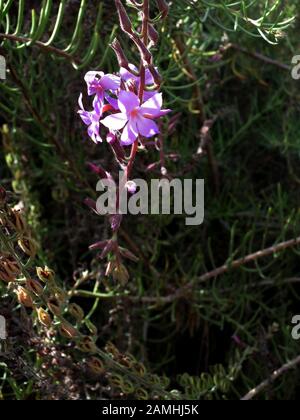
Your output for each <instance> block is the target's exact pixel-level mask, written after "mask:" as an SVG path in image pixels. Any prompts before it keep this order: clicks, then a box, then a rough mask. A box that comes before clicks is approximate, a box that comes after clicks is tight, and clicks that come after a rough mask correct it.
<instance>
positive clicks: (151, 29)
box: [148, 24, 159, 45]
mask: <svg viewBox="0 0 300 420" xmlns="http://www.w3.org/2000/svg"><path fill="white" fill-rule="evenodd" d="M148 30H149V38H150V40H151V42H152V44H153V45H156V44H157V43H158V41H159V35H158V32H157V30H156V29H155V28H154V26H153V25H151V24H149V26H148Z"/></svg>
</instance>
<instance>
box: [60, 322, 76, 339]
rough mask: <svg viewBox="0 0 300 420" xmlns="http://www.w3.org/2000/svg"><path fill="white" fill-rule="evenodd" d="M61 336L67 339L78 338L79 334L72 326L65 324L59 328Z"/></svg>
mask: <svg viewBox="0 0 300 420" xmlns="http://www.w3.org/2000/svg"><path fill="white" fill-rule="evenodd" d="M59 332H60V334H61V335H62V336H63V337H65V338H75V337H78V335H79V332H78V331H77V330H76V328H74V327H73V326H72V325H71V324H69V323H67V322H63V323H62V324H61V325H60V327H59Z"/></svg>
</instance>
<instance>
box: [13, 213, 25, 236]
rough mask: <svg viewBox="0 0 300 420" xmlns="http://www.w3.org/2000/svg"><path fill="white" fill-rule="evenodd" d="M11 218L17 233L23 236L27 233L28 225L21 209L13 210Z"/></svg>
mask: <svg viewBox="0 0 300 420" xmlns="http://www.w3.org/2000/svg"><path fill="white" fill-rule="evenodd" d="M9 216H10V223H11V225H13V228H14V229H15V231H16V232H17V233H19V234H23V233H24V232H26V231H27V225H26V223H25V220H24V218H23V216H22V214H21V211H20V210H19V209H11V211H10V214H9Z"/></svg>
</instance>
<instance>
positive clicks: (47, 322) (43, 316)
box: [37, 308, 52, 327]
mask: <svg viewBox="0 0 300 420" xmlns="http://www.w3.org/2000/svg"><path fill="white" fill-rule="evenodd" d="M37 315H38V319H39V321H40V323H41V324H42V325H44V326H45V327H51V325H52V318H51V316H50V315H49V314H48V312H46V311H45V309H43V308H38V309H37Z"/></svg>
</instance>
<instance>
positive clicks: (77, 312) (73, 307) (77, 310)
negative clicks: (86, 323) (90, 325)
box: [68, 303, 84, 322]
mask: <svg viewBox="0 0 300 420" xmlns="http://www.w3.org/2000/svg"><path fill="white" fill-rule="evenodd" d="M68 312H69V313H70V314H71V315H72V316H73V317H74V318H75V319H76V320H77V321H79V322H80V321H82V320H83V318H84V311H83V309H82V308H81V307H80V306H79V305H77V304H76V303H71V304H70V305H69V308H68Z"/></svg>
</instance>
